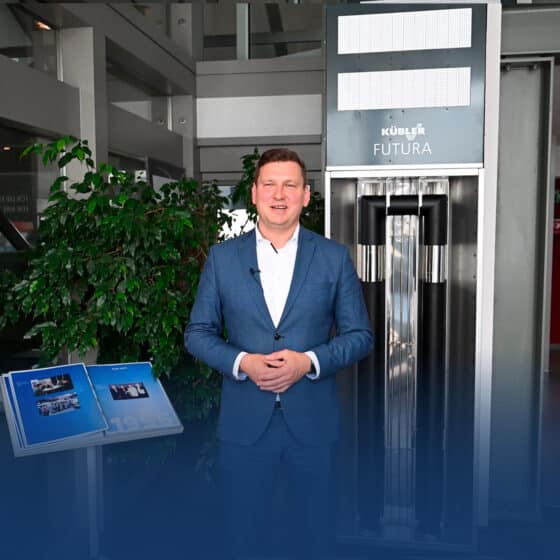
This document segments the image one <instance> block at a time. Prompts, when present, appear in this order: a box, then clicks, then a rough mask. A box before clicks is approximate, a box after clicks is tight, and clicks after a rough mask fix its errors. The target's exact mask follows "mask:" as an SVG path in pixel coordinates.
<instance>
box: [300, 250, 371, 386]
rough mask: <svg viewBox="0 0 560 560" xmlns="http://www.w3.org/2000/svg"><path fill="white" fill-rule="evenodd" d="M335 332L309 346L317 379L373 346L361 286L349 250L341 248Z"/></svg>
mask: <svg viewBox="0 0 560 560" xmlns="http://www.w3.org/2000/svg"><path fill="white" fill-rule="evenodd" d="M334 322H335V329H336V332H335V335H334V336H333V338H331V339H330V340H329V341H328V342H327V343H325V344H321V345H319V346H316V347H315V348H310V349H309V350H311V351H313V352H315V354H316V356H317V358H318V360H319V364H320V367H321V374H320V376H319V378H318V380H317V381H318V382H319V381H320V380H321V379H324V378H325V377H328V376H330V375H334V374H335V373H336V372H337V371H340V370H342V369H345V368H347V367H349V366H351V365H352V364H353V363H355V362H357V361H358V360H361V359H362V358H365V357H366V356H367V355H368V354H369V353H370V352H371V350H372V348H373V334H372V331H371V326H370V322H369V317H368V313H367V309H366V306H365V303H364V297H363V293H362V286H361V284H360V280H359V279H358V275H357V274H356V270H355V268H354V264H353V263H352V260H351V259H350V254H349V253H348V250H347V249H346V248H345V249H344V254H343V257H342V265H341V268H340V274H339V278H338V286H337V294H336V299H335V309H334Z"/></svg>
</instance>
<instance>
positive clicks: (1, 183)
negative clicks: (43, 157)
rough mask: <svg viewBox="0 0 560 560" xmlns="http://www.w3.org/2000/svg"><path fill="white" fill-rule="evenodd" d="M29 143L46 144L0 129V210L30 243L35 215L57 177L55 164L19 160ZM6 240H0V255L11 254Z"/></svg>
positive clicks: (29, 135)
mask: <svg viewBox="0 0 560 560" xmlns="http://www.w3.org/2000/svg"><path fill="white" fill-rule="evenodd" d="M33 142H42V143H45V142H49V140H48V139H45V138H39V137H37V136H34V135H32V134H27V133H25V132H22V131H19V130H17V129H14V128H8V127H0V209H1V210H2V212H3V214H4V216H5V217H6V218H7V219H8V220H10V222H11V223H12V224H13V226H15V228H16V229H17V230H18V231H19V233H20V234H21V235H22V236H23V237H24V238H25V239H26V240H27V241H28V242H29V243H30V244H32V245H33V244H34V242H35V236H36V231H37V221H38V216H39V215H40V214H41V212H42V211H43V210H44V208H45V207H46V206H47V203H48V198H49V191H50V186H51V185H52V183H53V182H54V180H55V179H56V177H58V174H59V170H58V167H57V166H56V165H51V166H47V167H45V166H43V164H42V163H41V161H40V158H38V157H37V156H30V157H27V158H24V159H20V154H21V152H22V151H23V150H24V149H25V148H26V147H27V146H28V145H29V144H30V143H33ZM12 250H13V247H12V245H11V243H9V242H8V240H7V239H6V237H5V236H4V235H2V237H0V252H6V251H12Z"/></svg>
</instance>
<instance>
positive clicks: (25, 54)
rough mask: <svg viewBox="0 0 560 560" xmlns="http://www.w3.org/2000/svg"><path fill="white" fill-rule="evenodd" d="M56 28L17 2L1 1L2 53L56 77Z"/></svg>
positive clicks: (0, 49) (0, 53)
mask: <svg viewBox="0 0 560 560" xmlns="http://www.w3.org/2000/svg"><path fill="white" fill-rule="evenodd" d="M56 40H57V38H56V31H55V29H54V27H53V26H52V25H51V24H50V23H48V22H46V21H44V20H42V19H39V18H38V17H36V16H35V15H33V13H32V12H30V11H28V10H27V9H26V8H25V7H22V6H20V5H18V4H3V3H0V55H4V56H6V57H8V58H10V59H11V60H13V61H15V62H19V63H21V64H25V65H26V66H29V67H30V68H35V69H36V70H40V71H41V72H45V73H47V74H49V75H51V76H53V77H55V78H56V76H57V57H56Z"/></svg>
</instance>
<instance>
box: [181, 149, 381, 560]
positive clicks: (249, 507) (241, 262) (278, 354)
mask: <svg viewBox="0 0 560 560" xmlns="http://www.w3.org/2000/svg"><path fill="white" fill-rule="evenodd" d="M252 199H253V202H254V203H255V205H256V207H257V211H258V216H259V220H258V226H257V228H256V229H255V230H253V231H252V232H250V233H248V234H245V235H243V236H241V237H238V238H236V239H234V240H230V241H226V242H224V243H222V244H220V245H216V246H214V247H212V249H211V250H210V253H209V256H208V259H207V261H206V265H205V268H204V271H203V273H202V276H201V279H200V284H199V287H198V293H197V296H196V301H195V304H194V306H193V310H192V313H191V317H190V323H189V325H188V327H187V329H186V332H185V344H186V346H187V348H188V350H189V351H190V352H192V354H194V355H195V356H196V357H198V358H200V359H201V360H203V361H205V362H206V363H207V364H209V365H210V366H211V367H212V368H214V369H216V370H218V371H220V372H221V373H222V374H223V384H222V399H221V407H220V418H219V425H218V437H219V439H220V454H219V462H218V464H219V470H220V473H219V474H220V480H221V484H222V489H223V493H224V498H225V502H226V508H225V512H226V530H227V543H228V552H229V553H230V554H231V556H236V555H237V556H238V555H242V554H243V553H246V552H247V549H248V542H249V541H250V540H251V538H252V537H254V536H255V535H258V534H260V533H261V532H262V531H266V532H268V534H269V535H270V537H271V538H270V539H269V541H268V542H267V543H266V545H265V546H266V548H267V550H266V551H264V552H265V553H268V554H269V555H274V553H275V552H277V551H279V550H282V546H283V544H284V543H285V542H286V540H289V541H291V544H292V545H293V548H294V549H295V551H296V553H297V554H298V556H300V557H301V558H305V559H306V560H314V559H316V558H322V557H324V556H326V555H327V554H330V553H332V552H333V548H334V546H333V545H334V522H333V515H332V512H333V508H332V504H331V502H330V499H331V494H332V492H331V490H332V486H331V478H332V468H333V447H334V443H335V441H336V439H337V435H338V415H339V411H338V408H339V405H338V395H337V388H336V380H335V373H336V372H337V371H340V370H341V369H344V368H346V367H348V366H350V365H351V364H352V363H354V362H356V361H357V360H359V359H360V358H362V357H364V356H365V355H366V354H367V353H368V352H369V351H370V350H371V345H372V334H371V331H370V326H369V320H368V317H367V313H366V309H365V306H364V302H363V298H362V290H361V286H360V283H359V281H358V278H357V275H356V272H355V270H354V266H353V264H352V261H351V260H350V256H349V254H348V251H347V249H346V248H345V247H343V246H341V245H339V244H337V243H335V242H333V241H330V240H327V239H325V238H324V237H322V236H320V235H316V234H314V233H312V232H310V231H308V230H306V229H304V228H303V227H300V225H299V216H300V214H301V211H302V209H303V208H304V207H305V206H307V204H308V203H309V199H310V192H309V186H308V185H307V182H306V169H305V165H304V163H303V162H302V161H301V159H300V158H299V156H298V155H297V154H296V153H295V152H292V151H291V150H286V149H274V150H269V151H267V152H265V153H264V154H263V155H262V157H261V159H260V161H259V163H258V165H257V169H256V173H255V179H254V184H253V187H252ZM224 327H225V332H227V337H228V338H227V339H224V338H223V333H224ZM333 329H334V330H335V334H334V336H333ZM278 472H282V473H284V474H285V475H287V476H288V479H289V481H290V482H291V487H292V488H293V495H292V499H293V507H291V508H290V509H289V510H287V511H284V514H283V516H281V517H280V518H279V516H278V515H275V513H276V512H275V511H273V510H271V508H270V505H271V503H273V501H274V500H273V496H274V479H275V476H276V474H277V473H278Z"/></svg>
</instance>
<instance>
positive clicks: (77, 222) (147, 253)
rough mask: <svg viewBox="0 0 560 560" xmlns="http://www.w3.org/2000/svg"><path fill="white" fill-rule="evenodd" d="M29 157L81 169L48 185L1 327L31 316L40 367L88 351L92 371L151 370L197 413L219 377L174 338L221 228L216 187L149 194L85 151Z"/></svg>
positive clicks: (79, 144) (71, 148)
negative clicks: (131, 364)
mask: <svg viewBox="0 0 560 560" xmlns="http://www.w3.org/2000/svg"><path fill="white" fill-rule="evenodd" d="M33 153H36V154H40V155H41V156H42V158H43V161H44V162H45V163H46V164H51V163H55V162H56V164H57V165H58V166H59V167H60V168H65V167H66V166H67V165H69V164H71V163H72V162H80V163H81V164H82V165H83V166H84V173H83V177H82V179H81V180H79V181H77V182H73V183H70V181H69V180H68V178H67V177H66V176H61V177H59V178H58V179H57V180H56V181H55V182H54V184H53V185H52V187H51V191H50V198H49V201H50V204H49V206H48V207H47V208H46V209H45V211H44V213H43V215H42V218H41V223H40V227H39V231H38V242H37V247H36V249H35V250H34V251H33V252H32V254H31V256H30V259H29V264H28V267H27V270H26V272H25V274H24V275H23V278H21V279H20V281H19V282H18V283H17V284H16V285H15V287H14V288H13V289H12V290H6V291H5V292H4V294H3V296H2V298H3V299H2V301H3V303H4V305H3V310H2V312H1V313H0V327H1V326H5V325H6V323H8V322H15V321H17V319H18V315H20V314H22V315H27V316H30V317H32V318H33V320H34V322H35V325H34V326H33V328H32V329H31V331H30V332H29V333H28V336H38V337H39V340H40V346H41V350H42V363H41V365H47V364H49V363H53V362H54V361H56V360H57V357H58V356H59V355H60V354H61V352H63V351H64V352H76V353H77V354H78V355H85V353H86V352H88V351H90V350H91V349H96V350H97V352H98V357H97V360H98V361H99V362H100V363H103V362H104V363H109V362H119V361H121V362H124V361H139V360H150V361H152V362H153V367H154V372H155V374H156V375H160V376H162V380H163V381H164V383H165V384H167V385H169V386H170V388H171V389H173V390H171V391H169V392H170V393H171V394H172V395H174V396H175V397H176V398H175V403H174V404H175V406H176V407H178V410H179V413H180V414H181V416H182V417H183V418H187V419H189V418H192V417H202V416H204V415H206V414H207V413H208V411H209V410H211V409H212V408H213V407H215V405H216V403H217V398H218V385H219V377H218V376H215V375H213V374H212V372H211V371H209V370H208V369H207V368H206V367H205V366H204V365H202V364H195V363H193V361H192V360H191V359H189V356H188V355H187V354H186V352H185V350H184V346H183V329H184V326H185V324H186V322H187V320H188V316H189V312H190V309H191V306H192V303H193V300H194V295H195V292H196V289H197V285H198V279H199V275H200V271H201V267H202V264H203V263H204V261H205V258H206V255H207V251H208V248H209V246H210V245H211V244H213V243H215V242H217V241H219V240H220V238H221V235H222V233H221V232H222V229H223V226H224V225H225V224H227V223H229V221H230V218H229V217H228V216H227V214H225V213H224V212H222V207H223V205H224V202H225V200H224V198H223V197H222V196H221V195H220V191H219V189H218V187H217V185H216V184H215V183H212V182H206V183H203V184H199V183H198V182H197V181H194V180H191V179H183V180H180V181H176V182H172V183H169V184H166V185H164V186H163V187H162V188H161V190H160V192H156V190H154V188H153V187H152V186H151V185H149V184H147V183H145V182H143V181H136V180H135V179H134V177H133V176H132V175H130V174H129V173H125V172H123V171H119V170H118V169H115V168H114V167H112V166H110V165H108V164H101V165H99V166H98V167H97V168H96V166H95V163H94V161H93V160H92V159H91V150H90V148H89V146H88V143H87V141H80V140H77V139H75V138H73V137H65V138H61V139H59V140H57V141H55V142H52V143H50V144H48V145H42V144H35V145H32V146H29V147H28V148H27V149H26V150H25V151H24V154H23V155H24V156H29V155H30V154H33ZM3 278H4V280H3V284H6V283H8V282H12V281H13V278H8V274H7V273H6V274H4V275H3ZM185 389H188V390H185Z"/></svg>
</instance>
